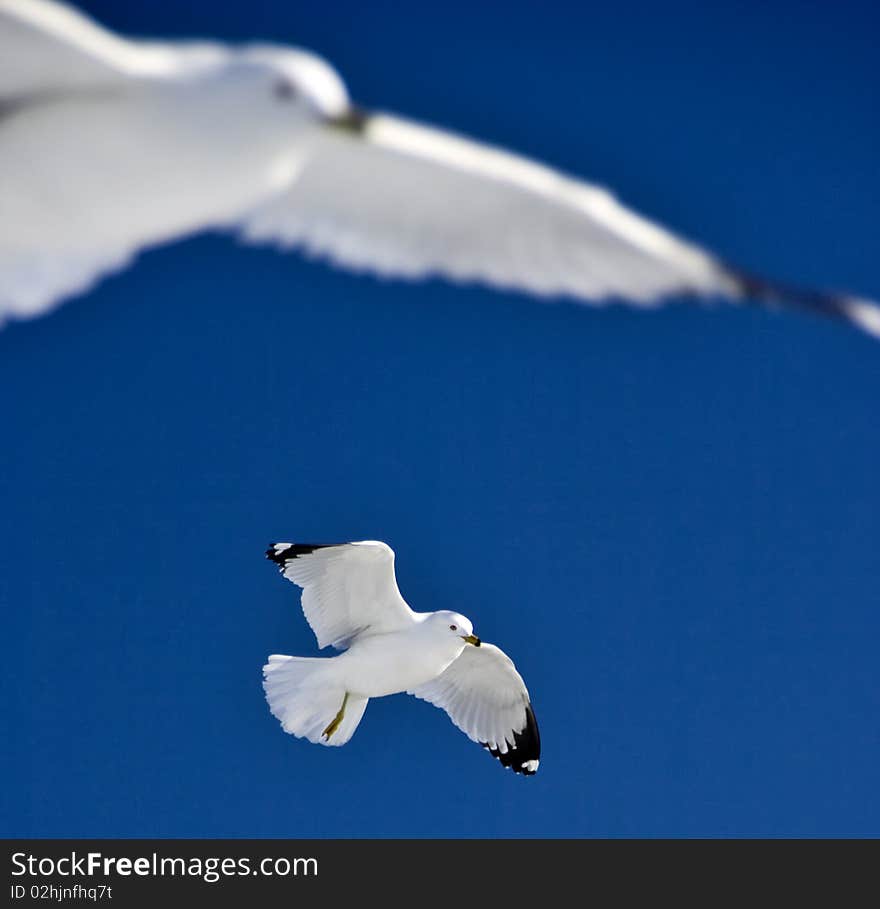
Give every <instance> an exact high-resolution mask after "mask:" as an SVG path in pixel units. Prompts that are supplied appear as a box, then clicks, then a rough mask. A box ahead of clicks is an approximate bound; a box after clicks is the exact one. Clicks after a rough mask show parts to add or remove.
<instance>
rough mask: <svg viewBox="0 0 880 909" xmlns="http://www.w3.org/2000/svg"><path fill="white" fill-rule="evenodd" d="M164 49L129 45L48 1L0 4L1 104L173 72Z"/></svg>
mask: <svg viewBox="0 0 880 909" xmlns="http://www.w3.org/2000/svg"><path fill="white" fill-rule="evenodd" d="M176 65H177V63H176V55H175V54H174V53H173V52H171V51H170V50H169V48H167V47H166V46H163V45H161V44H158V43H157V44H149V43H145V42H137V41H129V40H127V39H125V38H121V37H119V36H118V35H114V34H113V33H112V32H109V31H107V30H106V29H104V28H102V27H101V26H100V25H98V24H97V23H95V22H93V21H92V20H91V19H89V18H88V17H86V16H84V15H83V14H82V13H80V12H79V11H77V10H75V9H72V8H71V7H69V6H65V5H63V4H61V3H55V2H52V0H0V104H2V102H4V101H9V100H10V99H16V98H24V97H30V96H34V95H41V94H45V93H48V92H56V91H65V92H70V91H76V90H79V89H85V88H96V87H99V86H107V85H112V84H113V82H118V81H119V80H122V79H125V78H126V77H131V76H159V75H163V74H165V73H166V72H168V71H170V70H172V69H173V68H174V67H175V66H176Z"/></svg>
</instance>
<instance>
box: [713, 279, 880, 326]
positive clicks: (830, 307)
mask: <svg viewBox="0 0 880 909" xmlns="http://www.w3.org/2000/svg"><path fill="white" fill-rule="evenodd" d="M727 274H728V276H729V277H730V278H731V279H733V281H734V282H736V286H737V290H738V291H739V294H740V296H741V297H742V299H743V300H745V301H749V302H754V303H760V304H761V305H764V306H770V307H785V308H788V309H799V310H802V311H806V312H812V313H815V314H816V315H819V316H824V317H825V318H826V319H835V320H836V321H838V322H847V323H848V324H850V325H852V326H853V327H854V328H858V329H859V330H861V331H863V332H866V333H867V334H869V335H873V336H874V337H875V338H880V305H878V304H877V303H874V302H872V301H870V300H863V299H860V298H858V297H854V296H850V295H847V294H841V293H834V292H833V291H823V290H805V289H804V288H801V287H793V286H791V285H789V284H783V283H782V282H779V281H771V280H768V279H766V278H761V277H758V276H757V275H752V274H749V273H748V272H744V271H740V270H739V269H736V268H728V269H727Z"/></svg>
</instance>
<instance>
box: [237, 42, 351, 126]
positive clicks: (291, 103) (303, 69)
mask: <svg viewBox="0 0 880 909" xmlns="http://www.w3.org/2000/svg"><path fill="white" fill-rule="evenodd" d="M238 59H239V62H240V63H243V64H244V65H246V66H247V67H248V68H249V69H251V72H252V74H253V77H254V79H255V81H257V82H258V83H259V84H260V86H261V91H262V93H263V94H264V95H265V99H264V100H267V101H269V103H270V104H271V105H273V107H274V108H275V109H276V110H279V111H285V110H286V111H290V112H292V113H295V114H297V115H299V116H301V117H306V118H308V119H313V120H317V121H320V122H324V123H327V124H330V125H333V126H339V127H342V128H349V129H355V128H356V127H357V125H358V118H359V114H358V111H357V109H356V108H354V107H353V106H352V104H351V101H350V99H349V97H348V92H347V91H346V88H345V83H344V82H343V81H342V78H341V77H340V75H339V73H337V72H336V70H335V69H333V67H332V66H331V65H330V64H329V63H327V61H326V60H323V59H322V58H321V57H319V56H317V55H316V54H312V53H310V52H308V51H304V50H298V49H293V48H285V47H274V46H266V45H256V46H252V47H248V48H245V49H244V50H243V51H242V52H241V55H240V56H239V58H238Z"/></svg>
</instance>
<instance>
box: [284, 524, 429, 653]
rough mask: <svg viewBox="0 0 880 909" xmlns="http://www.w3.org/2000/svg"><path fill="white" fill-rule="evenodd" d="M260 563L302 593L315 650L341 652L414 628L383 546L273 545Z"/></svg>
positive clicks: (373, 543) (391, 553)
mask: <svg viewBox="0 0 880 909" xmlns="http://www.w3.org/2000/svg"><path fill="white" fill-rule="evenodd" d="M266 557H267V558H268V559H270V560H271V561H273V562H275V563H276V564H277V565H278V566H279V568H280V569H281V573H282V574H283V575H284V577H286V578H287V579H288V580H290V581H293V583H294V584H297V585H298V586H300V587H302V588H303V593H302V608H303V613H304V614H305V617H306V620H307V621H308V623H309V625H310V626H311V628H312V631H314V633H315V637H316V638H317V639H318V646H319V647H326V646H327V645H328V644H329V645H332V646H333V647H337V648H344V647H347V646H348V645H349V644H350V643H351V641H352V639H353V638H355V637H357V636H358V635H360V634H374V633H383V632H390V631H399V630H403V629H405V628H408V627H411V626H412V624H413V622H414V618H413V613H412V610H411V609H410V608H409V606H408V605H407V604H406V601H405V600H404V599H403V597H402V596H401V595H400V591H399V590H398V589H397V579H396V578H395V576H394V550H392V549H391V547H390V546H387V545H386V544H385V543H380V542H378V541H375V540H365V541H362V542H358V543H339V544H333V545H329V546H325V545H315V544H303V543H299V544H295V543H274V544H273V545H272V546H271V547H270V548H269V549H268V551H267V552H266Z"/></svg>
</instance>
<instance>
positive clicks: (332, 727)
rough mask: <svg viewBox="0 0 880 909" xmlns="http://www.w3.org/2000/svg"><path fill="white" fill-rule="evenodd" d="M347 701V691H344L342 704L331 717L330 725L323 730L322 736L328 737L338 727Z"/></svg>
mask: <svg viewBox="0 0 880 909" xmlns="http://www.w3.org/2000/svg"><path fill="white" fill-rule="evenodd" d="M347 703H348V692H347V691H346V692H345V697H344V698H343V699H342V706H341V707H340V708H339V713H337V714H336V716H335V717H333V720H332V722H331V723H330V725H329V726H328V727H327V728H326V729H325V730H324V738H325V739H329V738H330V736H331V735H333V733H334V732H336V730H337V729H338V728H339V724H340V723H341V722H342V720H343V717H344V716H345V705H346V704H347Z"/></svg>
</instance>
